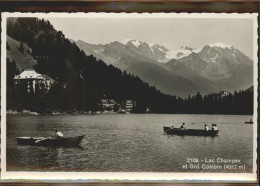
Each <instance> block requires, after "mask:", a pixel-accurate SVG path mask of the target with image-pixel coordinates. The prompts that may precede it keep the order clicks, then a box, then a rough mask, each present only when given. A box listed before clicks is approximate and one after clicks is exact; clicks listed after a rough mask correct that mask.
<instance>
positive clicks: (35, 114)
mask: <svg viewBox="0 0 260 186" xmlns="http://www.w3.org/2000/svg"><path fill="white" fill-rule="evenodd" d="M103 114H119V115H125V114H126V115H128V114H172V115H175V114H178V115H179V114H180V115H241V116H253V114H223V113H210V114H208V113H129V112H128V113H119V112H112V111H104V112H102V111H98V112H86V111H75V112H66V111H57V112H52V113H51V114H48V113H39V112H33V111H29V110H23V111H21V112H18V111H14V110H7V111H6V115H10V116H11V115H21V116H26V115H31V116H59V115H75V116H77V115H86V116H93V115H103Z"/></svg>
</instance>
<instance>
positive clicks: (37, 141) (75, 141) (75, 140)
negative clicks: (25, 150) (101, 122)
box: [16, 135, 85, 147]
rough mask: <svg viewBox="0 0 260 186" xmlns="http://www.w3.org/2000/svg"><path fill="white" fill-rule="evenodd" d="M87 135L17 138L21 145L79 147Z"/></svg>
mask: <svg viewBox="0 0 260 186" xmlns="http://www.w3.org/2000/svg"><path fill="white" fill-rule="evenodd" d="M84 137H85V135H82V136H75V137H47V138H45V137H36V138H33V137H17V138H16V140H17V143H18V144H19V145H35V146H55V147H74V146H78V145H79V144H80V142H81V141H82V139H83V138H84Z"/></svg>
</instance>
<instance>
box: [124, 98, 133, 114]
mask: <svg viewBox="0 0 260 186" xmlns="http://www.w3.org/2000/svg"><path fill="white" fill-rule="evenodd" d="M125 110H126V112H131V111H132V110H133V101H132V100H126V101H125Z"/></svg>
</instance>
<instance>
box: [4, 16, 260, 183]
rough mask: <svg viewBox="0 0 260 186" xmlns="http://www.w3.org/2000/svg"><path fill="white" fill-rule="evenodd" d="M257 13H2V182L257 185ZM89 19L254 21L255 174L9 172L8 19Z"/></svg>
mask: <svg viewBox="0 0 260 186" xmlns="http://www.w3.org/2000/svg"><path fill="white" fill-rule="evenodd" d="M257 15H258V14H257V13H252V14H249V13H244V14H237V13H232V14H226V13H192V14H188V13H179V14H177V13H142V14H138V13H19V12H16V13H7V12H4V13H2V22H1V28H2V33H1V40H2V43H1V54H2V55H1V141H2V144H1V152H2V153H1V169H2V172H1V179H3V180H7V181H8V180H9V181H14V180H21V179H23V180H24V179H25V180H41V181H55V180H56V181H57V180H70V181H71V180H74V181H77V182H78V181H87V182H100V181H104V180H110V181H127V182H128V181H129V182H132V181H147V182H166V183H167V182H168V181H186V182H187V181H193V182H195V183H196V182H197V181H203V182H211V181H220V180H221V181H223V180H224V181H225V182H255V181H257V172H256V171H257V163H256V162H257V117H258V116H257V114H258V113H257V106H258V104H257V95H258V92H257V90H258V82H257V77H258V65H257V64H258V56H257V51H258V44H257V38H258V35H257V28H258V22H257ZM54 16H55V18H61V17H70V18H77V17H85V18H91V17H92V18H93V17H95V18H97V17H98V18H104V17H105V18H108V17H109V18H115V17H116V18H139V17H141V18H234V19H240V18H248V19H252V20H253V26H254V27H253V33H252V34H253V35H254V43H253V45H254V55H253V61H254V114H253V121H254V124H253V144H252V145H253V173H186V172H185V173H169V172H168V173H157V172H151V173H150V172H147V173H144V172H140V173H139V172H26V171H19V172H11V171H8V172H7V171H6V18H8V17H40V18H43V17H46V18H48V17H54Z"/></svg>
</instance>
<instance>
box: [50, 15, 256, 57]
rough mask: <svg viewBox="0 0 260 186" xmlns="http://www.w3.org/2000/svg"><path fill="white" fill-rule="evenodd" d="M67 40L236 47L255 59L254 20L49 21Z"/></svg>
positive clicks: (86, 19)
mask: <svg viewBox="0 0 260 186" xmlns="http://www.w3.org/2000/svg"><path fill="white" fill-rule="evenodd" d="M47 19H48V20H49V21H50V22H51V24H52V25H53V26H54V28H55V29H56V30H60V31H62V32H63V33H64V35H65V36H66V37H67V38H70V39H73V40H75V41H77V40H82V41H85V42H87V43H91V44H107V43H110V42H113V41H119V42H123V41H124V40H126V39H136V40H140V41H143V42H147V43H152V44H160V45H163V46H165V47H166V48H167V49H169V50H176V49H178V48H179V47H181V46H188V47H191V48H200V47H203V46H205V45H207V44H213V43H225V44H230V45H233V46H234V47H235V48H237V49H239V50H240V51H242V52H244V53H245V54H246V55H247V56H248V57H250V58H251V59H252V58H253V20H252V19H246V18H244V19H231V18H228V19H227V18H225V19H224V18H138V19H137V18H115V17H113V18H95V17H92V18H47Z"/></svg>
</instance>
